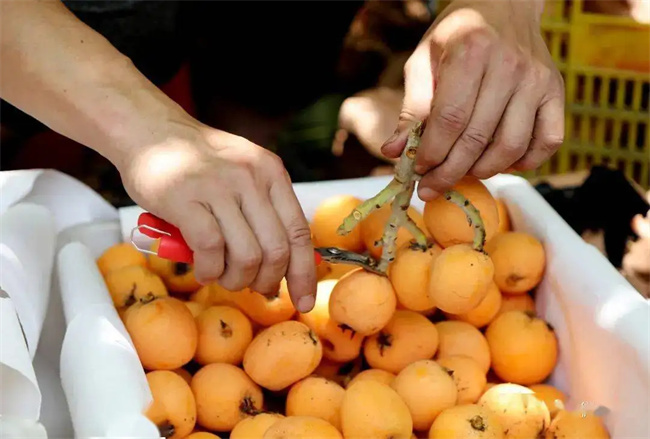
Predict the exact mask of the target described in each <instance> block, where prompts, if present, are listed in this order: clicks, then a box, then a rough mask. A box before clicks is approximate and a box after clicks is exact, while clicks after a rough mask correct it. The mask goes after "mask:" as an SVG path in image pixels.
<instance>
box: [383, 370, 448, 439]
mask: <svg viewBox="0 0 650 439" xmlns="http://www.w3.org/2000/svg"><path fill="white" fill-rule="evenodd" d="M391 387H392V388H393V389H394V390H395V391H396V392H397V394H398V395H399V396H400V397H401V398H402V400H403V401H404V402H405V403H406V405H407V406H408V408H409V411H410V413H411V418H412V419H413V428H414V429H415V430H418V431H427V430H428V429H429V428H430V427H431V424H432V423H433V420H434V419H436V416H438V414H440V412H442V411H443V410H444V409H447V408H449V407H453V406H454V405H456V401H457V397H458V389H457V388H456V383H454V380H453V379H452V378H451V376H450V375H449V373H448V372H447V371H446V370H445V369H444V368H443V367H442V366H440V365H439V364H438V363H436V362H435V361H433V360H420V361H416V362H414V363H411V364H409V365H408V366H406V367H405V368H404V370H402V371H401V372H400V373H399V374H398V375H397V377H396V378H395V380H393V383H392V384H391Z"/></svg>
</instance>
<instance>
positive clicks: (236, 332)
mask: <svg viewBox="0 0 650 439" xmlns="http://www.w3.org/2000/svg"><path fill="white" fill-rule="evenodd" d="M196 325H197V328H198V331H199V341H198V345H197V347H196V354H195V355H194V359H195V360H196V362H197V363H199V364H201V365H205V364H209V363H230V364H235V365H238V364H240V363H241V362H242V359H243V358H244V352H246V348H247V347H248V345H249V344H250V343H251V341H252V340H253V327H252V326H251V322H250V320H248V317H246V316H245V315H244V313H243V312H241V311H240V310H238V309H237V308H233V307H230V306H211V307H210V308H208V309H206V310H205V311H203V312H202V313H201V314H199V316H198V317H196Z"/></svg>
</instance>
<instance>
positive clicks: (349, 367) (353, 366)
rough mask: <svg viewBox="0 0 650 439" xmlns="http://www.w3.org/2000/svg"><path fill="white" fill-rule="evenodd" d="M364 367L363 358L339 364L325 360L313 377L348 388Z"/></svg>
mask: <svg viewBox="0 0 650 439" xmlns="http://www.w3.org/2000/svg"><path fill="white" fill-rule="evenodd" d="M362 367H363V361H362V359H361V357H357V358H355V359H354V360H352V361H348V362H346V363H338V362H335V361H331V360H328V359H327V358H323V359H322V360H321V362H320V364H319V365H318V367H317V368H316V370H314V372H313V374H312V375H315V376H319V377H323V378H327V379H328V380H330V381H334V382H335V383H336V384H338V385H340V386H343V387H347V386H349V384H350V382H351V380H353V379H354V377H356V376H357V374H359V372H361V369H362Z"/></svg>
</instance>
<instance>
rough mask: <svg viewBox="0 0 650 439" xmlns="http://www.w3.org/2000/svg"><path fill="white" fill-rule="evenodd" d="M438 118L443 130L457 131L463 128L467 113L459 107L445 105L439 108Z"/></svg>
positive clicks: (467, 116)
mask: <svg viewBox="0 0 650 439" xmlns="http://www.w3.org/2000/svg"><path fill="white" fill-rule="evenodd" d="M438 113H439V114H438V120H439V123H440V125H441V126H442V128H443V129H444V130H445V131H449V132H458V131H461V130H462V129H463V128H465V125H466V124H467V120H468V118H469V114H468V113H467V111H465V110H463V109H462V108H460V107H456V106H453V105H446V106H444V107H442V108H440V110H439V112H438Z"/></svg>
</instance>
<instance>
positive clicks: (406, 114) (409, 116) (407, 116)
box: [399, 108, 418, 122]
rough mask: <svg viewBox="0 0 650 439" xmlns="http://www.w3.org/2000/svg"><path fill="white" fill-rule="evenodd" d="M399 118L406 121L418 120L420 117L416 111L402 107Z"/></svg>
mask: <svg viewBox="0 0 650 439" xmlns="http://www.w3.org/2000/svg"><path fill="white" fill-rule="evenodd" d="M399 120H400V121H404V122H417V121H418V117H417V115H416V114H415V112H413V111H411V110H409V109H408V108H402V110H401V111H400V113H399Z"/></svg>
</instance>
